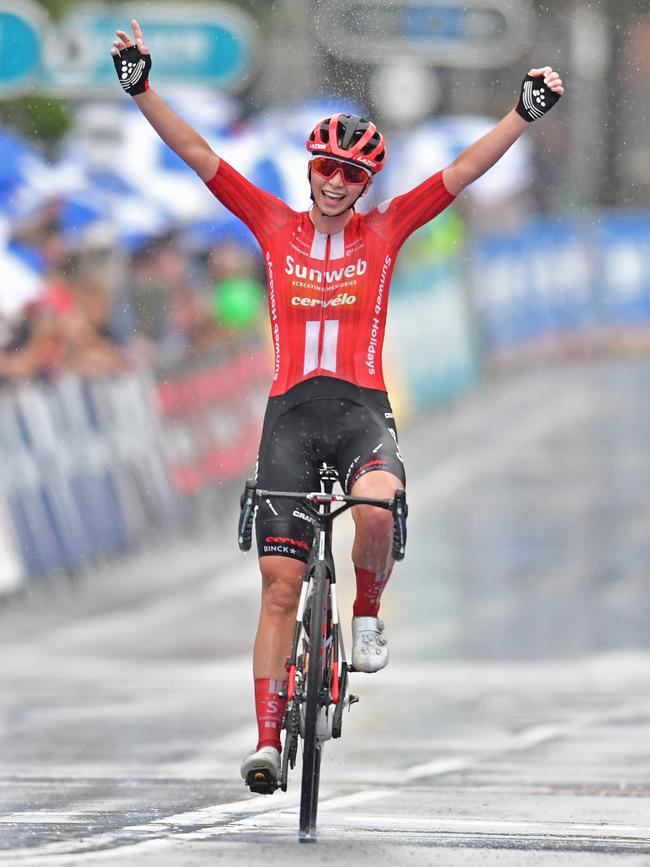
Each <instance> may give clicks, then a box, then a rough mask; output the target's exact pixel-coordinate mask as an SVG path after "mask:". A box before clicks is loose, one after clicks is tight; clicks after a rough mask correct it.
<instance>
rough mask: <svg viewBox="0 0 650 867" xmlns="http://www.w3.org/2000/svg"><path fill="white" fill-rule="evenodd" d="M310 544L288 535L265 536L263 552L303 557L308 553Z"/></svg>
mask: <svg viewBox="0 0 650 867" xmlns="http://www.w3.org/2000/svg"><path fill="white" fill-rule="evenodd" d="M310 549H311V546H310V545H308V544H307V543H306V542H302V541H301V540H300V539H291V538H290V537H288V536H267V537H266V539H264V545H263V553H264V554H279V555H280V556H284V557H304V556H305V555H308V554H309V551H310Z"/></svg>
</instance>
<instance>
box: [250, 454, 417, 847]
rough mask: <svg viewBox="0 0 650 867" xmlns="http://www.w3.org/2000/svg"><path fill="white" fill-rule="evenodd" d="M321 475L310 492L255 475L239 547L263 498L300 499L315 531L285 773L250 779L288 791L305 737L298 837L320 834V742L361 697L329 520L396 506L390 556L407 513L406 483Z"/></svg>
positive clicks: (328, 470)
mask: <svg viewBox="0 0 650 867" xmlns="http://www.w3.org/2000/svg"><path fill="white" fill-rule="evenodd" d="M319 476H320V486H321V490H320V491H318V492H312V493H303V492H291V491H266V490H261V489H259V488H257V487H256V484H255V482H254V481H249V482H246V485H245V488H244V493H243V494H242V498H241V511H240V516H239V547H240V549H241V550H242V551H248V550H250V547H251V543H252V534H253V518H254V515H255V510H256V507H257V505H258V504H259V502H260V501H261V500H262V499H267V498H268V499H272V500H273V499H290V500H297V501H300V502H301V503H302V505H303V506H304V509H305V511H306V513H307V514H308V515H309V516H310V519H311V522H312V526H313V531H314V535H313V544H312V548H311V552H310V555H309V559H308V561H307V566H306V568H305V574H304V577H303V583H302V587H301V592H300V599H299V602H298V609H297V612H296V626H295V631H294V635H293V641H292V645H291V655H290V656H289V659H288V660H287V664H286V668H287V673H288V686H287V691H286V699H287V704H286V709H285V713H284V719H283V722H282V729H283V734H284V743H283V749H282V764H281V769H280V777H279V779H278V780H277V781H276V780H273V779H272V778H271V776H270V774H269V773H268V772H267V771H254V772H251V774H250V775H249V777H250V779H247V780H246V784H247V785H248V786H249V787H250V789H251V791H253V792H258V793H260V794H272V793H273V791H275V789H277V788H280V789H282V791H284V792H286V790H287V780H288V774H289V770H290V769H293V768H294V767H295V765H296V760H297V756H298V745H299V741H300V740H302V783H301V793H300V823H299V831H300V838H301V840H309V839H314V838H315V833H316V818H317V813H318V787H319V783H320V767H321V759H322V755H323V745H324V743H325V741H327V740H329V739H330V738H339V737H341V728H342V723H343V712H344V710H345V709H346V708H348V709H349V708H350V707H351V706H352V705H353V704H355V702H357V701H358V696H356V695H352V694H351V693H349V691H348V675H349V674H350V673H351V672H352V671H354V669H353V668H352V666H351V665H350V663H348V661H347V658H346V655H345V647H344V645H343V637H342V635H341V630H340V628H339V611H338V604H337V598H336V573H335V570H334V560H333V558H332V525H333V522H334V519H335V518H337V517H338V516H339V515H341V514H343V512H346V511H347V510H348V509H350V508H351V507H352V506H361V505H367V506H376V507H378V508H380V509H387V510H389V511H390V512H392V514H393V542H392V555H393V559H395V560H403V559H404V553H405V548H406V516H407V513H408V507H407V504H406V494H405V492H404V491H401V490H398V491H396V492H395V495H394V497H392V498H390V499H372V498H369V497H351V496H347V495H346V494H335V493H333V489H334V484H335V483H336V482H337V481H338V474H337V472H336V470H335V469H334V468H333V467H329V466H323V467H321V468H320V469H319ZM333 506H335V508H334V509H333V508H332V507H333ZM283 697H285V696H283Z"/></svg>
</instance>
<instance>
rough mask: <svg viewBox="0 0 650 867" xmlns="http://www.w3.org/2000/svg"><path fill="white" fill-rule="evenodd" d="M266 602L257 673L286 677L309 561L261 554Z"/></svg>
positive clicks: (256, 653)
mask: <svg viewBox="0 0 650 867" xmlns="http://www.w3.org/2000/svg"><path fill="white" fill-rule="evenodd" d="M260 569H261V572H262V604H261V610H260V619H259V624H258V627H257V636H256V638H255V647H254V650H253V675H254V677H255V678H259V677H277V678H280V679H284V678H286V669H285V663H286V661H287V657H288V656H289V652H290V650H291V639H292V637H293V630H294V626H295V620H296V608H297V607H298V599H299V598H300V588H301V584H302V577H303V574H304V572H305V564H304V563H301V562H300V561H299V560H292V559H291V558H289V557H260Z"/></svg>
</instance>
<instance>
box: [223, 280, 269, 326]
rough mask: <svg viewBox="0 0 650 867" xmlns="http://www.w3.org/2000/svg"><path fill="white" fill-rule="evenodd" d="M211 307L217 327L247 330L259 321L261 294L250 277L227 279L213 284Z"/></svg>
mask: <svg viewBox="0 0 650 867" xmlns="http://www.w3.org/2000/svg"><path fill="white" fill-rule="evenodd" d="M212 305H213V306H212V309H213V312H214V316H215V318H216V320H217V322H218V323H219V325H224V326H225V327H226V328H241V329H244V328H249V327H250V326H251V325H254V324H255V323H256V322H257V320H258V319H259V316H260V312H261V307H262V292H261V290H260V286H259V284H258V283H257V282H256V281H255V280H252V279H251V278H250V277H227V278H226V279H225V280H221V281H220V282H219V283H217V284H215V287H214V293H213V296H212Z"/></svg>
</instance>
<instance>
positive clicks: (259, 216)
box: [206, 159, 292, 246]
mask: <svg viewBox="0 0 650 867" xmlns="http://www.w3.org/2000/svg"><path fill="white" fill-rule="evenodd" d="M206 186H207V188H208V189H209V190H210V192H211V193H212V195H213V196H215V197H216V198H217V199H219V201H220V202H221V204H222V205H224V207H226V208H228V210H229V211H231V212H232V213H233V214H234V215H235V216H236V217H239V219H240V220H241V221H242V222H243V223H245V224H246V225H247V226H248V228H249V229H250V230H251V232H252V233H253V234H254V235H255V237H256V238H257V242H258V243H259V244H260V246H263V245H264V241H265V240H266V239H267V238H268V237H269V236H270V235H272V234H273V233H274V232H275V231H276V230H278V229H281V228H282V227H283V226H284V225H286V223H287V221H288V219H289V216H290V214H291V213H292V211H291V208H289V206H288V205H287V204H285V203H284V202H283V201H281V200H280V199H278V198H277V197H276V196H273V195H271V193H267V192H266V191H265V190H261V189H260V188H259V187H256V186H255V184H252V183H251V182H250V181H249V180H247V179H246V178H245V177H244V176H243V175H240V174H239V172H238V171H236V170H235V169H233V167H232V166H231V165H229V164H228V163H227V162H226V161H225V160H223V159H222V160H221V161H220V163H219V168H218V169H217V172H216V174H215V175H214V177H213V178H211V179H210V180H209V181H206Z"/></svg>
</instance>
